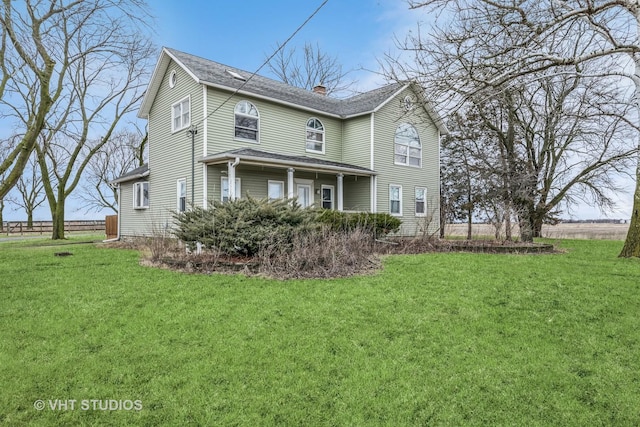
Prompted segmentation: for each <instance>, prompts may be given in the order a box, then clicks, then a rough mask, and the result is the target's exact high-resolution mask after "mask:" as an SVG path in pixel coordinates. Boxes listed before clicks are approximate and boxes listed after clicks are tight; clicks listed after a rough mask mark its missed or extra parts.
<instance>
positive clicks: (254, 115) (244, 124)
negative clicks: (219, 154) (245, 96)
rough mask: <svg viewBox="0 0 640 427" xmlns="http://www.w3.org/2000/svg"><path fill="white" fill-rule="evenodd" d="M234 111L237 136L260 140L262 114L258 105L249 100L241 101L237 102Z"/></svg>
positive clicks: (249, 139)
mask: <svg viewBox="0 0 640 427" xmlns="http://www.w3.org/2000/svg"><path fill="white" fill-rule="evenodd" d="M234 112H235V128H236V131H235V137H236V138H239V139H245V140H248V141H255V142H258V136H259V135H258V134H259V120H260V116H259V115H258V109H257V108H256V106H255V105H253V104H252V103H250V102H249V101H240V102H238V104H236V108H235V110H234Z"/></svg>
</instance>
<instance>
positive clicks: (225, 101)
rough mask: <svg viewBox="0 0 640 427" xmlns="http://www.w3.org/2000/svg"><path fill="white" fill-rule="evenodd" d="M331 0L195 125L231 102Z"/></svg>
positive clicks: (320, 7) (325, 0) (325, 2)
mask: <svg viewBox="0 0 640 427" xmlns="http://www.w3.org/2000/svg"><path fill="white" fill-rule="evenodd" d="M328 1H329V0H324V1H323V2H322V4H320V6H318V8H317V9H316V10H315V11H314V12H313V13H312V14H311V15H309V17H308V18H307V19H305V21H304V22H303V23H302V24H300V26H299V27H298V28H296V30H295V31H294V32H293V33H292V34H291V35H290V36H289V38H287V39H286V40H285V41H284V43H282V44H281V45H279V46H278V48H277V49H276V50H275V51H274V52H273V53H272V54H271V56H269V57H268V58H267V59H266V60H265V61H264V62H263V63H262V65H260V67H258V69H257V70H256V71H254V72H253V74H251V75H250V76H249V78H248V79H246V80H245V81H244V82H243V83H242V84H241V85H240V87H239V88H237V89H236V90H235V91H233V93H232V94H231V95H229V96H228V97H227V99H225V100H224V101H223V102H222V104H220V105H218V106H217V107H216V108H215V109H214V110H213V111H212V112H210V113H209V114H207V116H206V117H205V118H204V119H202V120H200V121H199V122H198V123H197V124H196V125H195V126H196V127H197V126H198V125H200V124H202V123H203V122H204V121H205V120H207V119H208V118H209V117H211V116H212V115H213V114H214V113H215V112H216V111H218V110H220V109H221V108H222V107H223V106H224V105H225V104H226V103H227V102H229V101H230V100H231V98H233V97H234V96H236V95H237V94H238V92H240V91H241V90H242V88H243V87H245V85H246V84H247V83H249V80H251V79H252V78H253V77H254V76H255V75H256V74H258V73H259V72H260V70H261V69H262V68H264V66H265V65H267V64H268V63H269V62H270V61H271V60H272V59H273V57H274V56H276V55H277V54H278V52H280V51H281V50H282V49H283V48H284V47H285V46H286V45H287V43H289V42H290V41H291V39H293V38H294V37H295V36H296V34H298V33H299V32H300V30H302V28H304V26H305V25H307V23H309V21H311V20H312V19H313V17H314V16H316V15H317V14H318V12H320V9H322V8H323V7H324V5H325V4H327V2H328Z"/></svg>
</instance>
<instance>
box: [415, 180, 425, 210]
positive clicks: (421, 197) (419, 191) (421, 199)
mask: <svg viewBox="0 0 640 427" xmlns="http://www.w3.org/2000/svg"><path fill="white" fill-rule="evenodd" d="M425 215H427V189H426V188H424V187H416V216H425Z"/></svg>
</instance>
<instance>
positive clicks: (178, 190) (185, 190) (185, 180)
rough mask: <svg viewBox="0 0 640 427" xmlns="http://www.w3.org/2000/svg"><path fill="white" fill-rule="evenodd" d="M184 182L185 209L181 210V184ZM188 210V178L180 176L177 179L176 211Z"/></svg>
mask: <svg viewBox="0 0 640 427" xmlns="http://www.w3.org/2000/svg"><path fill="white" fill-rule="evenodd" d="M182 183H184V211H181V210H180V184H182ZM186 211H187V178H180V179H178V180H177V181H176V212H186Z"/></svg>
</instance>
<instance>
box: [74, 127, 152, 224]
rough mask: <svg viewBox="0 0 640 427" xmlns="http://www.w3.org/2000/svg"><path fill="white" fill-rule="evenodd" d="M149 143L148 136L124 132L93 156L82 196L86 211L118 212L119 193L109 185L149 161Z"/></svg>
mask: <svg viewBox="0 0 640 427" xmlns="http://www.w3.org/2000/svg"><path fill="white" fill-rule="evenodd" d="M147 141H148V135H147V134H144V135H142V134H141V132H140V131H139V130H136V131H133V130H129V129H124V130H120V131H118V132H117V133H115V134H114V135H112V137H111V138H110V139H109V140H108V141H107V142H106V144H105V145H103V146H102V148H101V149H100V151H98V152H97V153H96V155H95V156H93V158H92V159H91V160H90V162H89V164H88V165H87V169H86V172H85V177H84V180H83V181H84V185H83V186H82V190H83V191H82V192H81V193H80V195H79V198H80V199H81V200H82V202H83V203H84V207H85V208H86V209H88V210H96V211H99V210H102V209H105V208H107V209H111V210H113V211H114V212H115V213H117V212H118V192H117V190H116V188H115V187H112V186H110V185H109V183H110V182H111V181H113V180H114V179H116V178H117V177H119V176H121V175H122V174H124V173H126V172H128V171H130V170H131V169H134V168H136V167H138V166H142V165H143V164H145V163H146V162H147Z"/></svg>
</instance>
